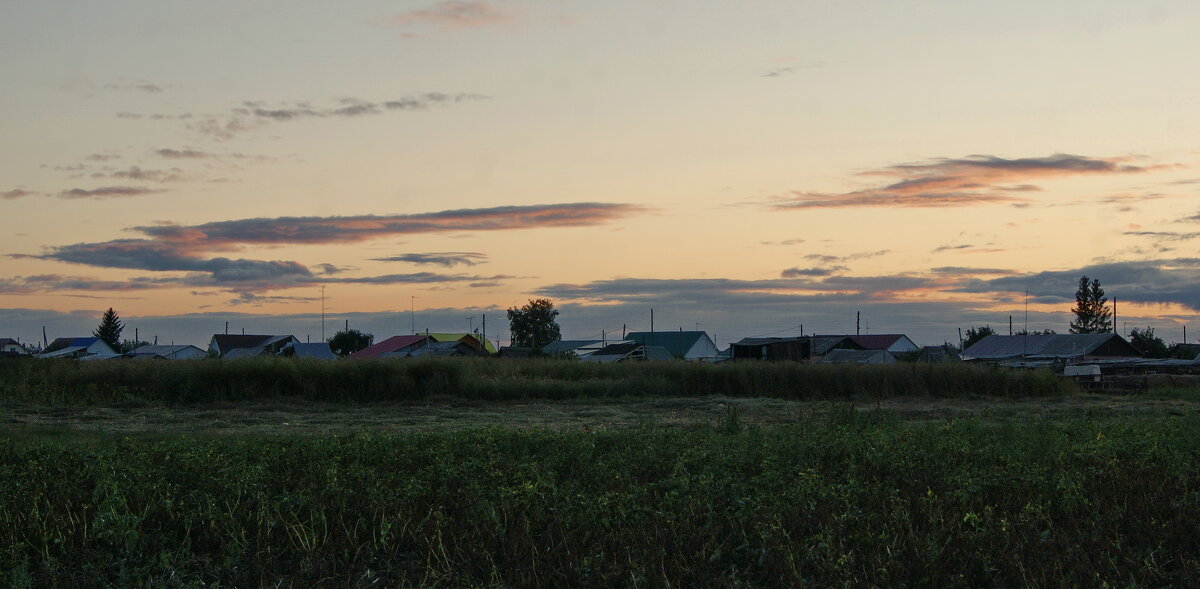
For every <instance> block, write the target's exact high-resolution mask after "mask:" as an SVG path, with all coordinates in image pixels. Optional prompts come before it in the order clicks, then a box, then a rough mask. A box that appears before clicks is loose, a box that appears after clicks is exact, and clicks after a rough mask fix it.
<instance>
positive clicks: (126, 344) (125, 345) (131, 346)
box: [117, 339, 150, 354]
mask: <svg viewBox="0 0 1200 589" xmlns="http://www.w3.org/2000/svg"><path fill="white" fill-rule="evenodd" d="M148 345H150V342H144V341H136V340H131V339H127V340H124V341H122V342H121V347H120V348H117V351H118V352H120V353H122V354H128V353H129V352H132V351H134V350H136V349H138V348H140V347H142V346H148Z"/></svg>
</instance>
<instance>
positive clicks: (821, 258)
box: [804, 250, 892, 264]
mask: <svg viewBox="0 0 1200 589" xmlns="http://www.w3.org/2000/svg"><path fill="white" fill-rule="evenodd" d="M891 251H892V250H878V251H873V252H858V253H854V254H849V255H846V256H833V255H829V254H808V255H806V256H804V259H806V260H812V261H814V262H817V263H818V264H836V263H841V262H849V261H852V260H865V259H867V258H878V257H879V256H883V255H887V254H889V253H891Z"/></svg>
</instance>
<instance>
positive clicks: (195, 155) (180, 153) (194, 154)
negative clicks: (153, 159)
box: [154, 149, 216, 160]
mask: <svg viewBox="0 0 1200 589" xmlns="http://www.w3.org/2000/svg"><path fill="white" fill-rule="evenodd" d="M154 153H157V154H158V155H159V156H162V157H165V158H167V159H174V160H181V159H210V158H213V157H216V156H215V155H213V154H211V153H209V152H207V151H197V150H195V149H159V150H155V152H154Z"/></svg>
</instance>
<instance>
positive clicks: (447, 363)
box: [0, 358, 1073, 404]
mask: <svg viewBox="0 0 1200 589" xmlns="http://www.w3.org/2000/svg"><path fill="white" fill-rule="evenodd" d="M1071 390H1073V388H1072V385H1071V384H1070V383H1068V382H1065V381H1063V380H1061V379H1059V378H1057V377H1055V376H1054V375H1053V374H1052V373H1051V372H1050V371H1049V370H1033V371H1014V370H1003V369H996V368H990V367H986V366H969V365H963V364H896V365H889V366H848V365H813V364H801V363H791V362H777V363H768V362H736V363H726V364H697V363H688V362H644V363H633V362H629V363H619V364H592V363H585V362H574V361H568V360H551V359H545V360H527V361H502V360H496V359H487V358H478V359H469V358H428V359H395V360H366V361H337V362H327V361H320V360H298V359H288V358H255V359H248V360H235V361H215V360H195V361H174V362H167V361H163V362H154V361H106V362H74V361H47V360H33V359H29V360H12V361H5V362H0V400H17V401H27V402H36V403H45V404H110V403H113V402H121V401H123V400H126V399H136V400H141V401H149V402H156V403H167V404H187V403H206V402H215V401H239V400H247V399H264V398H271V397H295V398H300V399H306V400H313V401H328V402H345V401H350V402H364V401H365V402H371V401H419V400H421V399H425V398H427V397H429V396H432V395H453V396H459V397H463V398H470V399H488V400H509V399H527V398H538V399H557V398H586V397H617V396H648V395H668V396H689V397H690V396H708V395H725V396H732V397H776V398H784V399H845V398H866V399H879V398H890V397H899V396H912V395H920V396H929V397H962V396H976V395H986V396H997V397H1030V396H1047V395H1058V394H1063V393H1066V392H1069V391H1071Z"/></svg>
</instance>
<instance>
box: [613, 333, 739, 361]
mask: <svg viewBox="0 0 1200 589" xmlns="http://www.w3.org/2000/svg"><path fill="white" fill-rule="evenodd" d="M625 341H630V342H635V343H639V344H644V345H647V346H657V347H662V348H666V349H667V351H668V352H670V353H671V356H673V357H675V358H679V359H680V360H698V359H700V358H715V357H716V356H717V355H718V354H720V353H721V352H720V350H718V349H717V344H715V343H713V341H712V338H710V337H708V334H707V333H705V332H703V331H683V330H679V331H632V332H630V333H628V334H626V335H625Z"/></svg>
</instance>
